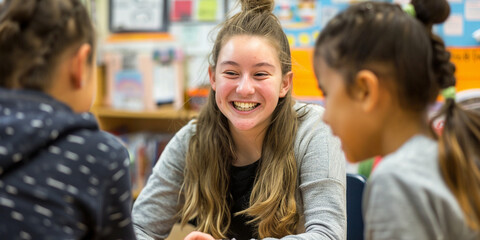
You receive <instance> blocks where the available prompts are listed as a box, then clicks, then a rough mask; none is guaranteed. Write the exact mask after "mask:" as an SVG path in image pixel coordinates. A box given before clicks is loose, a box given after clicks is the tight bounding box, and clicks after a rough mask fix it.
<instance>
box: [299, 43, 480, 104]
mask: <svg viewBox="0 0 480 240" xmlns="http://www.w3.org/2000/svg"><path fill="white" fill-rule="evenodd" d="M448 50H449V51H450V52H451V54H452V58H451V59H452V62H453V63H454V64H455V66H456V69H457V70H456V72H455V76H456V78H457V91H462V90H466V89H472V88H480V47H471V48H448ZM312 59H313V49H310V48H305V49H292V71H293V74H294V75H293V95H294V96H295V97H298V98H307V99H309V98H313V99H315V98H321V96H322V93H321V91H320V90H319V89H318V86H317V80H316V78H315V75H314V73H313V65H312Z"/></svg>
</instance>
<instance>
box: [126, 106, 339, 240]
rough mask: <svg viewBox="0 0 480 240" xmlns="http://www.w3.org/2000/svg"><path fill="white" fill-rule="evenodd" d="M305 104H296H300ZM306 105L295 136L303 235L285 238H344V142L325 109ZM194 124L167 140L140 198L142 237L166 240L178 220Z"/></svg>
mask: <svg viewBox="0 0 480 240" xmlns="http://www.w3.org/2000/svg"><path fill="white" fill-rule="evenodd" d="M303 105H304V104H300V103H297V104H296V105H295V108H297V109H298V108H300V107H301V106H303ZM305 109H306V110H307V111H308V114H307V115H306V116H305V117H304V118H303V119H304V120H303V121H301V123H300V124H299V128H298V132H297V136H296V140H295V157H296V159H297V166H298V171H299V177H298V180H299V185H298V187H297V194H296V197H297V209H298V211H299V213H300V214H301V219H302V224H301V226H304V228H302V229H301V230H300V232H303V233H300V234H298V235H292V236H286V237H284V238H282V239H312V240H313V239H345V238H346V203H345V198H346V193H345V181H346V179H345V176H346V175H345V158H344V155H343V153H342V151H341V149H340V141H339V140H338V139H337V138H335V137H333V136H332V134H331V131H330V128H329V127H328V126H327V125H325V124H324V123H323V122H322V121H321V117H322V114H323V108H322V107H320V106H317V105H307V106H306V108H305ZM301 111H303V110H301ZM195 126H196V125H195V122H194V121H191V122H190V123H188V124H187V125H186V126H184V127H183V128H182V129H181V130H180V131H179V132H177V134H176V135H175V136H174V138H173V139H172V140H171V141H170V142H169V143H168V145H167V146H166V148H165V150H164V152H163V153H162V155H161V157H160V159H159V161H158V162H157V164H156V165H155V167H154V168H153V173H152V175H151V176H150V178H149V180H148V182H147V185H146V186H145V188H144V189H143V191H142V192H141V193H140V195H139V196H138V198H137V200H136V201H135V204H134V207H133V222H134V227H135V231H136V234H137V238H138V239H139V240H143V239H165V238H166V237H167V236H168V235H169V233H170V231H171V229H172V227H173V225H174V224H175V223H176V222H177V221H178V220H179V217H178V216H177V215H176V214H177V212H178V210H179V209H180V208H181V206H182V205H183V204H184V200H183V198H181V197H180V198H179V194H180V186H181V185H182V182H183V169H184V167H185V156H186V153H187V150H188V143H189V140H190V137H191V136H192V135H193V134H194V133H195Z"/></svg>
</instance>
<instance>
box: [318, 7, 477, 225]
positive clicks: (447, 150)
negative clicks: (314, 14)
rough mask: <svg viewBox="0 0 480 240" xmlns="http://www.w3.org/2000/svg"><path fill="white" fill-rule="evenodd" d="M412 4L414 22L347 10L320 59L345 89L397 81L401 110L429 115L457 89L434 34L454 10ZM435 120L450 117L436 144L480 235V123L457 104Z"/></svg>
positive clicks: (387, 10)
mask: <svg viewBox="0 0 480 240" xmlns="http://www.w3.org/2000/svg"><path fill="white" fill-rule="evenodd" d="M412 4H413V6H414V8H415V11H416V18H414V17H411V16H410V15H408V14H407V13H405V12H404V11H402V9H401V7H400V6H398V5H396V4H390V3H380V2H362V3H359V4H356V5H355V6H352V7H350V8H349V9H347V10H346V11H344V12H343V13H341V14H339V15H337V16H336V17H335V18H333V19H332V20H331V21H330V22H329V24H328V25H327V27H325V28H324V29H323V30H322V33H321V34H320V35H319V38H318V39H317V42H316V44H315V59H316V60H318V59H319V58H321V59H323V60H324V61H325V62H326V63H327V64H328V65H329V66H330V67H332V68H334V69H337V70H339V71H340V72H341V73H342V74H343V75H344V77H345V81H346V86H347V88H350V87H351V86H352V83H353V80H354V76H355V74H356V72H358V71H359V70H361V69H369V70H371V71H373V72H374V73H376V74H378V75H382V74H384V75H388V76H389V77H388V78H382V79H393V80H394V81H396V82H395V83H393V85H394V86H395V87H394V88H390V89H391V92H392V95H393V96H395V97H396V99H398V101H399V103H400V106H401V107H403V108H404V109H408V110H411V111H413V112H417V113H418V112H422V113H426V111H427V108H428V107H429V106H430V104H431V103H433V102H434V101H435V100H436V99H437V96H438V94H439V91H440V90H441V89H445V88H448V87H451V86H455V77H454V72H455V66H454V65H453V64H452V63H451V62H450V53H449V52H448V51H447V50H446V49H445V44H444V42H443V41H442V39H441V38H440V37H438V36H436V35H435V34H434V33H433V32H432V26H433V24H437V23H442V22H444V21H445V20H446V19H447V17H448V15H449V14H450V6H449V4H448V2H447V1H446V0H413V1H412ZM365 33H368V34H365ZM385 69H388V70H387V71H385ZM391 85H392V84H388V85H387V86H391ZM438 116H444V117H445V126H444V130H443V134H441V136H440V137H439V158H440V160H439V161H440V168H441V172H442V174H443V178H444V180H445V182H446V183H447V185H448V186H449V188H450V189H451V191H452V192H453V194H454V195H455V197H456V199H457V200H458V202H459V204H460V206H461V208H462V210H463V212H464V214H465V217H466V220H467V223H468V225H469V226H470V227H471V228H472V229H475V230H480V191H479V189H480V170H479V168H480V162H479V161H480V160H479V158H480V147H479V146H480V116H479V114H478V113H475V112H474V111H471V110H466V109H464V108H463V107H461V106H459V105H458V104H457V103H455V100H454V99H446V101H445V104H444V105H443V108H442V109H441V111H440V112H439V115H438ZM433 120H435V118H434V119H432V121H433Z"/></svg>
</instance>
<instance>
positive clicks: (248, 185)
mask: <svg viewBox="0 0 480 240" xmlns="http://www.w3.org/2000/svg"><path fill="white" fill-rule="evenodd" d="M259 162H260V161H256V162H254V163H252V164H250V165H247V166H242V167H235V166H232V168H231V170H230V177H231V179H230V193H231V195H232V202H231V209H230V211H231V214H232V215H231V216H232V221H231V223H230V229H229V232H228V237H229V238H235V239H236V240H248V239H251V238H254V237H255V235H256V234H254V233H256V229H255V228H254V226H252V225H249V224H247V222H248V221H250V220H252V218H251V217H247V216H245V215H238V216H235V215H234V214H235V213H237V212H239V211H242V210H245V209H247V208H248V207H249V202H250V194H251V193H252V189H253V183H254V182H255V175H256V173H257V169H258V165H259Z"/></svg>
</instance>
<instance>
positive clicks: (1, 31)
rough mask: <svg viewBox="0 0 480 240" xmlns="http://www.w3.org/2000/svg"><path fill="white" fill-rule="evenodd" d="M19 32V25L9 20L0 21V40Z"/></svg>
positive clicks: (2, 40)
mask: <svg viewBox="0 0 480 240" xmlns="http://www.w3.org/2000/svg"><path fill="white" fill-rule="evenodd" d="M19 32H20V25H18V23H17V22H13V21H10V20H7V21H4V22H1V23H0V41H1V42H4V41H6V40H8V39H10V38H12V37H14V36H15V35H17V34H18V33H19Z"/></svg>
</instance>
